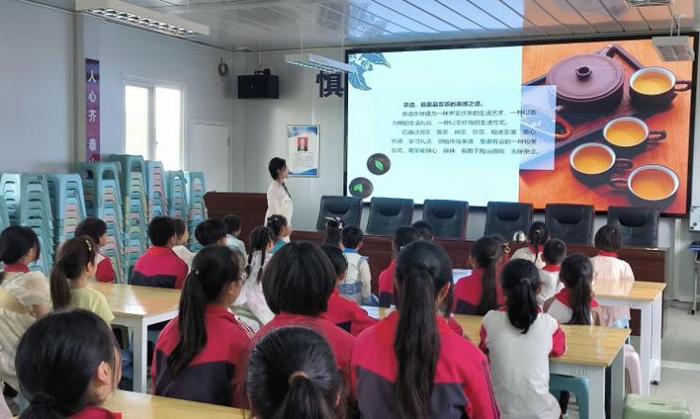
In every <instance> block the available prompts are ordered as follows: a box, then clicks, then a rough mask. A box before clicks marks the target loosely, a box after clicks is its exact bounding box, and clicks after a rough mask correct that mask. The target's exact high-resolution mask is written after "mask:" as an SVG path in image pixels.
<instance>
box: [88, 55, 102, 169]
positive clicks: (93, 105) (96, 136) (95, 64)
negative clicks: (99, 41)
mask: <svg viewBox="0 0 700 419" xmlns="http://www.w3.org/2000/svg"><path fill="white" fill-rule="evenodd" d="M85 137H86V138H85V147H86V150H85V158H86V160H87V161H88V162H97V161H100V62H99V61H97V60H92V59H90V58H86V59H85Z"/></svg>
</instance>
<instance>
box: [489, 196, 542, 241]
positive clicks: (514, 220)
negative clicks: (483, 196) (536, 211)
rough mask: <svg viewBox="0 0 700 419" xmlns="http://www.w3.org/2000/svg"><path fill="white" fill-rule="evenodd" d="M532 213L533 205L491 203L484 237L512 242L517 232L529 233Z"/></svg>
mask: <svg viewBox="0 0 700 419" xmlns="http://www.w3.org/2000/svg"><path fill="white" fill-rule="evenodd" d="M532 213H533V209H532V204H521V203H518V202H489V203H488V205H487V206H486V225H485V226H484V236H501V238H503V239H504V240H506V241H512V240H513V234H515V232H516V231H524V232H527V229H528V228H530V224H532Z"/></svg>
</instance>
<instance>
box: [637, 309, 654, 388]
mask: <svg viewBox="0 0 700 419" xmlns="http://www.w3.org/2000/svg"><path fill="white" fill-rule="evenodd" d="M652 311H653V310H652V304H645V305H644V306H643V307H642V308H641V312H642V321H641V323H642V324H641V330H640V336H639V342H640V343H639V360H640V361H641V363H642V396H650V395H651V388H650V387H651V385H650V383H651V355H652V328H653V327H652V323H653V321H652V320H653V316H652Z"/></svg>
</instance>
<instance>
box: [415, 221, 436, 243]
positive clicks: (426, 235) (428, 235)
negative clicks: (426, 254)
mask: <svg viewBox="0 0 700 419" xmlns="http://www.w3.org/2000/svg"><path fill="white" fill-rule="evenodd" d="M411 227H413V228H415V229H416V231H417V232H418V235H419V236H420V238H421V240H428V241H431V240H433V228H432V227H431V226H430V224H428V223H426V222H425V221H423V220H421V221H416V222H415V223H413V224H412V225H411Z"/></svg>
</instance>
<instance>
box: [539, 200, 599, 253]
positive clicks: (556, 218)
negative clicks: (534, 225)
mask: <svg viewBox="0 0 700 419" xmlns="http://www.w3.org/2000/svg"><path fill="white" fill-rule="evenodd" d="M544 211H545V215H544V218H545V224H547V229H548V230H549V237H551V238H554V239H560V240H563V241H564V243H566V244H591V242H592V239H593V216H594V214H595V211H594V210H593V207H592V206H591V205H575V204H547V206H546V207H545V210H544Z"/></svg>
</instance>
